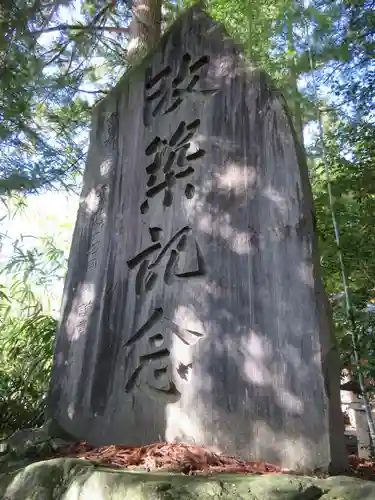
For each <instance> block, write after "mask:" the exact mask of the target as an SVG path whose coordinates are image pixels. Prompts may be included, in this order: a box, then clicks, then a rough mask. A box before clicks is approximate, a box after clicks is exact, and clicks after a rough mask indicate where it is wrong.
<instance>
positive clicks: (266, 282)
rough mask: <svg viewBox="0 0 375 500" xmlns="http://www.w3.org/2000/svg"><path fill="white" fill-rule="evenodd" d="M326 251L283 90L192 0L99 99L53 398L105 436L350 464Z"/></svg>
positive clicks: (314, 463)
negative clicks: (323, 258) (323, 269)
mask: <svg viewBox="0 0 375 500" xmlns="http://www.w3.org/2000/svg"><path fill="white" fill-rule="evenodd" d="M316 252H317V250H316V241H315V235H314V228H313V206H312V196H311V192H310V187H309V181H308V173H307V167H306V164H305V160H304V157H303V154H302V152H301V149H300V147H299V145H298V142H297V140H296V137H295V133H294V130H293V127H292V125H291V120H290V117H289V115H288V111H287V109H286V107H285V103H284V100H283V98H282V97H281V96H280V95H279V93H278V92H277V91H276V90H274V88H273V87H272V84H271V82H270V80H269V79H268V78H267V76H266V75H265V74H264V73H262V72H260V71H258V70H256V69H254V68H253V67H251V65H250V64H249V63H248V62H247V61H246V60H245V58H244V57H243V56H242V55H241V53H240V51H239V50H238V49H237V48H236V47H235V45H234V43H233V42H232V41H231V40H230V39H229V38H228V36H227V35H226V34H225V31H224V30H223V28H222V27H221V26H220V25H218V24H216V23H215V22H213V21H212V20H211V19H210V18H209V17H208V16H207V15H206V14H205V13H203V12H202V11H201V10H200V9H197V8H193V9H190V10H188V11H187V12H186V13H185V14H184V15H183V16H182V17H181V18H180V19H179V20H178V21H177V22H176V23H175V24H174V26H173V27H172V28H171V29H170V30H169V32H168V33H167V34H166V35H165V36H164V37H163V38H162V40H161V42H160V44H159V46H158V47H157V48H156V50H154V51H153V52H152V53H151V54H149V55H148V56H147V57H146V59H145V60H144V61H143V62H142V63H141V64H140V65H139V66H137V67H135V68H134V69H132V70H131V71H129V72H128V73H127V74H126V75H125V76H124V77H123V79H122V80H121V81H120V83H119V84H118V85H117V86H116V88H115V89H113V91H112V92H111V94H110V95H109V96H108V97H106V98H105V99H104V100H103V101H101V102H100V103H99V104H98V105H97V107H96V109H95V112H94V115H93V122H92V131H91V140H90V149H89V154H88V160H87V167H86V170H85V174H84V183H83V190H82V199H81V204H80V208H79V211H78V217H77V222H76V227H75V231H74V236H73V242H72V249H71V255H70V260H69V267H68V273H67V277H66V283H65V290H64V299H63V307H62V318H61V324H60V328H59V331H58V334H57V339H56V345H55V355H54V364H53V370H52V380H51V388H50V395H49V414H50V415H51V416H53V417H55V418H56V419H57V421H58V422H59V423H60V424H61V425H62V426H63V427H64V428H65V429H66V430H67V431H68V432H70V433H72V434H74V435H75V436H77V437H78V438H81V439H85V440H87V441H89V442H91V443H92V444H95V445H104V444H116V443H118V444H129V445H140V444H148V443H152V442H155V441H159V440H162V441H164V440H165V441H174V440H177V441H184V442H194V443H196V444H200V445H204V446H208V447H211V448H212V449H214V450H217V451H219V452H224V453H229V454H232V455H233V454H235V455H238V456H242V457H245V458H253V459H265V460H268V461H271V462H274V463H279V464H281V465H282V466H285V467H291V468H301V469H305V470H310V469H315V468H320V467H322V468H327V467H328V465H329V464H330V463H331V465H332V467H333V468H334V469H340V467H341V466H342V465H343V464H344V463H345V451H344V442H343V428H344V427H343V418H342V414H341V409H340V399H339V371H338V364H337V356H336V353H335V349H334V346H333V343H332V337H331V330H330V328H331V325H330V318H329V312H328V309H327V301H326V297H325V294H324V290H323V288H322V284H321V281H320V279H319V276H318V258H317V253H316Z"/></svg>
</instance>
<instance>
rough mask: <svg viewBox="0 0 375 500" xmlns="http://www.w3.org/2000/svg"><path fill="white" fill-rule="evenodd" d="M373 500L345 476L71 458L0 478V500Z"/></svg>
mask: <svg viewBox="0 0 375 500" xmlns="http://www.w3.org/2000/svg"><path fill="white" fill-rule="evenodd" d="M51 498H53V500H318V499H319V500H373V499H374V498H375V483H372V482H368V481H361V480H360V479H353V478H349V477H332V478H329V479H316V478H310V477H304V476H287V475H285V476H284V475H269V476H236V475H229V474H220V475H216V476H211V477H204V476H193V477H189V476H180V475H178V474H164V473H145V472H127V471H119V470H113V469H108V468H104V467H98V466H96V465H94V464H92V463H88V462H85V461H83V460H76V459H54V460H47V461H44V462H37V463H34V464H32V465H29V466H28V467H26V468H24V469H20V470H18V471H15V472H12V473H9V474H0V499H2V500H50V499H51Z"/></svg>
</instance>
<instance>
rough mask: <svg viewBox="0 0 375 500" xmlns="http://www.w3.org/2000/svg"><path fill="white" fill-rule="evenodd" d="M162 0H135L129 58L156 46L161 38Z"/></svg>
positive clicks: (131, 59) (131, 58)
mask: <svg viewBox="0 0 375 500" xmlns="http://www.w3.org/2000/svg"><path fill="white" fill-rule="evenodd" d="M161 4H162V0H133V7H132V12H133V19H132V22H131V26H130V33H131V40H130V42H129V45H128V51H127V54H128V59H129V60H130V61H134V58H135V57H136V56H138V55H140V54H141V52H143V51H144V50H145V51H148V50H150V49H152V48H153V47H155V45H156V44H157V43H158V41H159V40H160V32H161V29H160V26H161Z"/></svg>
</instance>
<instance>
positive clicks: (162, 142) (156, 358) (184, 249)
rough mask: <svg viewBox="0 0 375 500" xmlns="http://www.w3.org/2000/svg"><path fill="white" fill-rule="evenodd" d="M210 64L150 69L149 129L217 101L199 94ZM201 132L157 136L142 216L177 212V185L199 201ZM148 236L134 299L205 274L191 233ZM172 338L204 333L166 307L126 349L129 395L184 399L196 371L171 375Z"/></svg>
mask: <svg viewBox="0 0 375 500" xmlns="http://www.w3.org/2000/svg"><path fill="white" fill-rule="evenodd" d="M208 62H209V57H208V56H202V57H201V58H199V59H198V60H196V61H195V62H192V60H191V56H190V54H185V55H184V56H183V57H182V59H181V61H180V63H179V66H178V69H177V72H176V74H173V71H172V68H171V67H170V66H165V67H164V68H163V69H162V70H161V71H159V73H157V74H156V75H155V76H152V72H151V69H147V70H146V77H145V88H144V110H143V117H144V125H145V127H148V126H149V125H150V124H151V122H152V120H153V119H154V118H156V117H161V116H164V115H168V114H170V113H172V112H173V111H175V110H177V108H178V107H179V106H180V105H181V103H182V102H183V101H184V99H185V98H188V97H189V96H190V95H192V94H193V93H199V94H201V95H212V94H213V93H215V92H217V89H212V90H211V89H210V90H203V89H197V88H196V86H197V84H198V82H199V80H200V75H199V70H200V69H201V68H202V67H204V66H205V65H207V64H208ZM199 126H200V119H199V118H196V119H195V120H193V121H191V122H188V123H187V122H186V121H181V122H180V124H179V125H178V126H177V128H176V130H175V131H174V132H173V133H172V135H171V136H170V137H159V136H156V137H154V138H153V139H152V141H151V142H150V143H149V144H148V146H147V147H146V149H145V156H146V157H150V163H149V165H147V166H146V167H145V168H146V173H147V183H146V187H145V194H144V201H143V202H142V203H141V205H140V212H141V214H142V215H144V214H147V212H148V211H149V210H150V208H151V205H152V204H154V203H162V204H163V206H164V207H166V208H169V207H172V205H173V201H174V188H175V186H176V185H177V184H182V185H183V186H184V194H185V196H186V198H188V199H191V198H193V197H194V194H195V186H194V184H193V180H194V173H195V171H196V168H198V167H199V159H201V158H202V157H203V156H204V155H205V154H206V153H205V151H204V150H203V149H200V148H199V149H198V150H196V151H195V152H192V153H189V151H190V149H191V140H192V139H193V138H194V136H195V134H196V133H197V131H198V129H199ZM149 235H150V240H151V241H150V245H149V246H147V247H146V248H144V249H143V250H142V251H140V252H139V253H138V254H137V255H135V256H133V257H131V258H129V259H128V260H127V265H128V268H129V270H131V271H134V272H135V273H136V276H135V289H134V293H135V295H136V296H137V297H138V300H140V301H142V299H143V298H144V297H145V296H146V295H147V294H151V293H152V292H153V289H154V287H155V285H156V283H157V282H158V280H159V279H160V280H162V283H163V285H164V286H171V285H172V284H173V283H174V282H175V281H176V280H180V279H189V278H192V277H196V276H202V275H204V274H205V263H204V258H203V256H202V252H201V249H200V247H199V243H198V241H197V239H196V238H195V236H194V234H193V230H192V228H191V227H189V226H188V225H186V226H184V227H181V229H179V230H177V231H176V232H175V233H174V234H173V235H172V236H171V237H170V238H169V239H168V240H166V241H165V240H164V238H163V230H162V229H161V227H149ZM163 240H164V241H163ZM136 321H137V318H136ZM168 334H169V336H170V335H175V336H176V337H178V338H179V340H180V341H181V342H182V343H183V344H184V345H186V346H192V345H194V344H195V343H196V342H197V341H198V340H199V339H200V338H201V337H202V336H203V334H202V333H200V332H197V331H193V330H188V329H186V328H183V327H182V326H180V325H177V324H176V323H174V322H173V321H172V320H171V319H169V318H167V317H166V316H165V313H164V308H163V307H159V308H157V309H154V310H153V311H152V312H151V314H150V316H149V317H148V319H147V320H146V321H145V322H143V324H141V325H139V326H138V328H136V329H135V331H133V333H132V335H131V336H130V338H129V340H128V341H127V342H126V343H125V345H124V347H125V349H126V359H127V360H129V361H131V362H130V363H128V365H129V366H130V365H132V367H134V368H132V369H128V370H126V368H125V382H124V388H125V392H127V393H132V392H133V391H134V390H136V388H138V389H140V390H142V391H143V390H147V393H148V394H149V395H150V396H151V397H156V398H158V399H160V398H161V399H162V400H164V401H165V402H176V401H178V400H179V398H180V397H181V394H180V392H179V391H178V389H177V387H176V385H175V382H174V379H175V376H179V377H180V378H182V379H186V373H187V372H188V370H189V369H191V368H192V366H191V363H190V364H188V365H184V364H183V363H180V365H179V367H178V369H177V370H176V373H172V367H171V362H170V350H169V348H168V346H169V343H168ZM145 339H146V340H147V341H146V342H145V341H144V340H145ZM141 341H143V342H142V346H144V348H143V349H140V351H138V349H137V352H141V354H139V356H138V357H137V359H136V360H134V359H133V357H134V355H135V350H136V349H135V347H136V345H137V344H138V343H140V342H141ZM146 346H147V347H146ZM155 362H157V365H155ZM133 363H134V364H133Z"/></svg>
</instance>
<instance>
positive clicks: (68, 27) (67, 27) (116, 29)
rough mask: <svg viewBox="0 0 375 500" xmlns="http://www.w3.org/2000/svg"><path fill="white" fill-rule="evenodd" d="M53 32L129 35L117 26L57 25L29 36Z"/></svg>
mask: <svg viewBox="0 0 375 500" xmlns="http://www.w3.org/2000/svg"><path fill="white" fill-rule="evenodd" d="M54 31H109V32H111V33H129V28H119V27H117V26H90V25H87V26H82V25H80V24H59V25H58V26H54V27H52V28H47V29H45V30H40V31H34V32H32V33H31V35H33V36H35V35H41V34H42V33H43V34H44V33H52V32H54Z"/></svg>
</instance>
